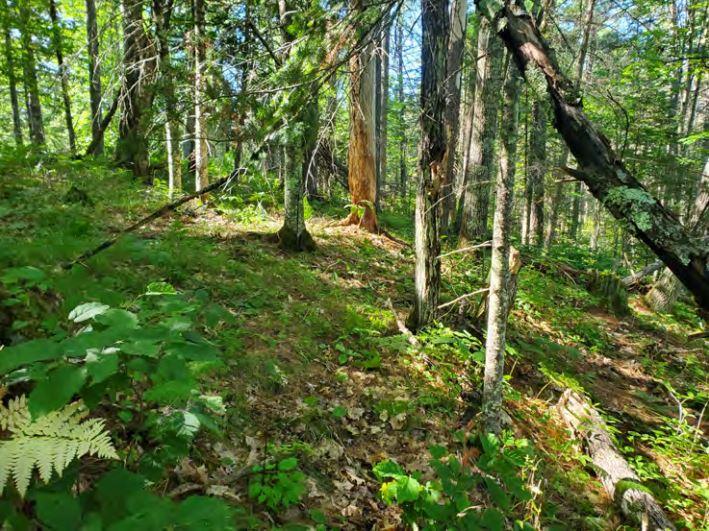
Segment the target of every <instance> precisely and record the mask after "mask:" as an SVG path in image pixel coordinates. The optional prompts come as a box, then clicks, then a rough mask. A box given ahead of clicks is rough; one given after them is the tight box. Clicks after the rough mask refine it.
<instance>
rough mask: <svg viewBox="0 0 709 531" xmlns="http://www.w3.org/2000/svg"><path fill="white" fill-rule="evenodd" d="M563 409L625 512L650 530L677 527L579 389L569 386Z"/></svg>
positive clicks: (563, 415)
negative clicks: (641, 479) (616, 445)
mask: <svg viewBox="0 0 709 531" xmlns="http://www.w3.org/2000/svg"><path fill="white" fill-rule="evenodd" d="M558 409H559V412H560V414H561V416H562V418H563V419H564V421H565V422H566V424H567V425H568V426H569V428H570V429H571V431H572V433H574V434H575V435H577V436H578V437H579V438H580V439H581V440H582V441H583V444H584V447H585V448H586V451H587V452H588V455H589V456H590V458H591V462H592V463H593V465H594V469H595V471H596V474H597V475H598V479H599V480H600V482H601V484H602V485H603V488H604V489H605V490H606V492H607V493H608V495H609V496H610V497H611V499H612V500H613V501H614V502H615V503H616V504H617V505H618V506H619V507H620V509H621V511H622V512H623V514H624V515H625V516H626V517H627V518H629V519H630V520H632V521H633V522H634V523H636V524H640V526H641V527H642V529H644V530H648V531H656V530H674V529H675V527H674V525H672V522H670V520H669V519H668V518H667V516H666V515H665V513H664V511H663V510H662V508H661V507H660V505H659V504H658V503H657V502H656V501H655V499H654V498H653V496H652V494H651V493H650V492H649V490H648V489H647V487H645V486H644V485H643V484H642V482H641V481H640V478H639V477H638V475H637V474H636V473H635V472H634V471H633V469H632V468H630V465H628V463H627V461H626V460H625V459H624V458H623V456H622V455H621V454H620V452H618V450H617V449H616V447H615V445H614V444H613V440H612V439H611V436H610V435H609V433H608V428H607V426H606V423H605V422H604V421H603V419H602V418H601V416H600V415H599V414H598V412H597V411H596V410H595V409H593V407H592V406H591V405H590V404H589V403H588V400H586V399H585V398H584V397H582V396H581V395H579V394H578V393H576V392H574V391H572V390H571V389H567V390H566V391H564V394H563V395H562V396H561V398H560V399H559V404H558Z"/></svg>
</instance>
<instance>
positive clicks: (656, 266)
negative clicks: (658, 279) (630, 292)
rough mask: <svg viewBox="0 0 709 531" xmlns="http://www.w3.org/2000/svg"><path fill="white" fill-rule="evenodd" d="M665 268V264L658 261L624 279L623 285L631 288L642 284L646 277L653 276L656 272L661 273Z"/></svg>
mask: <svg viewBox="0 0 709 531" xmlns="http://www.w3.org/2000/svg"><path fill="white" fill-rule="evenodd" d="M663 267H665V264H663V263H662V261H661V260H657V261H655V262H653V263H651V264H650V265H647V266H645V267H644V268H642V269H641V270H640V271H638V272H637V273H633V274H632V275H628V276H627V277H623V284H624V285H625V286H626V287H628V288H629V287H630V286H633V285H635V284H637V283H638V282H640V281H641V280H642V279H643V278H645V277H646V276H648V275H652V274H653V273H654V272H655V271H659V270H660V269H662V268H663Z"/></svg>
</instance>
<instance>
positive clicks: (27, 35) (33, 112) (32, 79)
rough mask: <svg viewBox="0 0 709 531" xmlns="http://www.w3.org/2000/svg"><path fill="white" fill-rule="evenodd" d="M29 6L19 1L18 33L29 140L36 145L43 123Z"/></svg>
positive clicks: (40, 136) (40, 141) (39, 140)
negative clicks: (20, 45) (20, 46)
mask: <svg viewBox="0 0 709 531" xmlns="http://www.w3.org/2000/svg"><path fill="white" fill-rule="evenodd" d="M31 9H32V8H31V7H30V6H29V5H27V4H26V3H24V2H20V5H19V10H20V34H21V43H22V71H23V77H24V84H25V97H26V98H27V115H28V121H29V125H30V140H31V141H32V143H33V144H34V145H36V146H41V145H44V125H43V122H42V103H41V102H40V99H39V83H38V81H37V63H36V60H35V55H34V50H35V45H34V42H32V26H31V20H32V12H31Z"/></svg>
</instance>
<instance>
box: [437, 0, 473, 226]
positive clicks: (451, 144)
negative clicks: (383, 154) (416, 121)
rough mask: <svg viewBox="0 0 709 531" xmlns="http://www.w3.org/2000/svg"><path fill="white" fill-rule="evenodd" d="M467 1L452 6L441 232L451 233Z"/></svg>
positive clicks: (459, 0) (463, 0) (454, 0)
mask: <svg viewBox="0 0 709 531" xmlns="http://www.w3.org/2000/svg"><path fill="white" fill-rule="evenodd" d="M467 7H468V4H467V1H466V0H453V3H452V4H451V29H450V42H449V43H448V66H447V67H446V69H447V82H446V85H447V87H446V90H447V95H446V114H445V120H446V134H447V137H448V147H447V148H446V156H445V158H444V159H443V160H444V164H443V171H444V174H443V177H444V181H443V190H442V196H443V197H442V201H443V209H442V213H441V232H443V233H445V232H447V231H448V226H449V224H450V222H451V216H452V215H453V213H454V211H455V199H456V194H455V186H454V184H455V180H456V179H455V173H456V172H455V169H456V163H457V162H458V160H457V157H456V155H457V153H458V138H459V133H460V94H461V79H462V75H461V69H462V66H463V51H464V49H465V29H466V26H467V20H468V19H467V16H468V13H467Z"/></svg>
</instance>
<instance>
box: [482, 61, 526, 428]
mask: <svg viewBox="0 0 709 531" xmlns="http://www.w3.org/2000/svg"><path fill="white" fill-rule="evenodd" d="M519 87H520V79H519V76H518V74H517V72H516V71H515V69H514V67H513V65H512V61H511V60H510V61H509V65H508V68H507V75H506V80H505V86H504V93H503V102H502V123H503V129H502V138H501V144H500V145H501V148H500V171H499V172H498V174H497V185H496V191H495V217H494V222H493V235H492V257H491V259H490V290H489V292H488V312H487V337H486V340H485V375H484V386H483V417H484V418H483V420H484V423H485V430H486V431H488V432H490V433H495V434H499V433H500V432H501V431H502V422H501V419H502V382H503V374H504V368H505V333H506V329H507V315H508V313H509V306H510V301H509V297H508V289H509V287H510V264H509V260H510V234H511V230H512V200H513V198H514V180H515V164H516V156H517V153H516V150H517V121H518V103H517V100H518V99H519Z"/></svg>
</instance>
